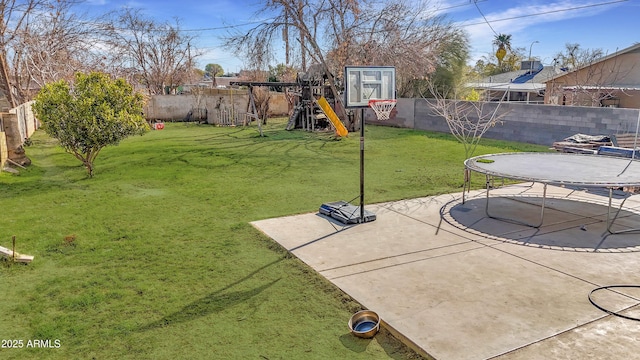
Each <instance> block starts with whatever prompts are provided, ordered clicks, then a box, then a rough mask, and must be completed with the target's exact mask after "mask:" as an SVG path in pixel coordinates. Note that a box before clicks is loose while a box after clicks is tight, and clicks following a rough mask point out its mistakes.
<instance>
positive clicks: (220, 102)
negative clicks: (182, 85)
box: [144, 90, 288, 121]
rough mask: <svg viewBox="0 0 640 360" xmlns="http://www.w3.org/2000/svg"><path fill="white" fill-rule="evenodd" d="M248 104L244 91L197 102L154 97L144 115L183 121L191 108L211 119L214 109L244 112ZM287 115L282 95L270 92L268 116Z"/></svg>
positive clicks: (185, 97)
mask: <svg viewBox="0 0 640 360" xmlns="http://www.w3.org/2000/svg"><path fill="white" fill-rule="evenodd" d="M248 102H249V96H248V95H247V91H246V90H245V91H233V92H232V91H225V92H219V93H218V94H206V95H202V96H201V97H200V99H199V102H198V98H197V97H196V96H195V95H154V96H151V97H150V98H149V101H148V102H147V104H146V106H145V109H144V113H145V117H146V118H147V120H163V121H173V120H183V119H184V118H185V117H186V116H187V114H188V113H189V111H191V109H192V108H206V109H207V112H208V114H209V117H211V114H213V113H214V112H215V111H216V108H228V109H230V108H232V104H233V108H235V109H236V111H240V112H246V111H247V103H248ZM287 113H288V105H287V100H286V98H285V96H284V93H278V92H271V100H270V101H269V114H270V116H286V115H287Z"/></svg>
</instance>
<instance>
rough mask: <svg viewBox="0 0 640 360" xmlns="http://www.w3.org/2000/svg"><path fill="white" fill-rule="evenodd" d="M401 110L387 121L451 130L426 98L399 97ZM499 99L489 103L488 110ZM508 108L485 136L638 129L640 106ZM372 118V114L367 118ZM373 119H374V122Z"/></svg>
mask: <svg viewBox="0 0 640 360" xmlns="http://www.w3.org/2000/svg"><path fill="white" fill-rule="evenodd" d="M396 106H397V108H398V109H397V112H396V113H395V115H394V116H393V117H392V119H391V120H390V121H388V122H385V123H383V124H386V125H390V126H399V127H406V128H412V129H416V130H428V131H438V132H447V133H448V132H449V127H448V126H447V123H446V121H445V120H444V119H443V118H442V117H440V116H437V115H435V113H434V111H433V109H432V107H433V105H432V102H429V101H427V100H425V99H398V104H397V105H396ZM496 106H498V103H486V104H485V111H493V110H495V108H496ZM504 112H506V115H505V117H504V118H503V119H502V123H501V124H498V125H496V126H495V127H492V128H491V129H489V130H488V131H487V132H486V134H485V135H484V137H485V138H490V139H496V140H509V141H518V142H524V143H531V144H539V145H549V146H551V145H552V144H553V143H554V142H556V141H562V139H564V138H567V137H569V136H571V135H574V134H577V133H582V134H587V135H615V134H621V133H635V131H636V124H637V122H638V112H639V110H638V109H621V108H604V107H603V108H594V107H577V106H558V105H538V104H521V103H515V102H511V103H502V104H500V108H499V109H498V113H504ZM367 119H368V120H369V119H370V118H369V117H368V118H367ZM371 123H373V122H371Z"/></svg>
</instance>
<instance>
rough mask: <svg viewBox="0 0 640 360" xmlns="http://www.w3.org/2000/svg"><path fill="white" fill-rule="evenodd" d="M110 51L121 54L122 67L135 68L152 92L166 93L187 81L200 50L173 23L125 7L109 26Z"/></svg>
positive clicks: (107, 28)
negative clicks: (160, 21)
mask: <svg viewBox="0 0 640 360" xmlns="http://www.w3.org/2000/svg"><path fill="white" fill-rule="evenodd" d="M106 30H107V31H108V33H109V34H108V44H109V45H110V49H109V53H110V54H117V57H118V59H119V60H120V66H121V67H122V68H129V69H132V70H133V72H134V73H135V74H137V75H138V76H139V78H138V79H136V80H139V82H141V83H142V85H143V86H145V87H146V89H147V90H148V92H149V94H163V93H165V89H167V88H169V89H173V88H175V87H176V86H177V85H179V84H180V83H182V82H183V81H185V80H186V79H187V77H188V74H189V73H190V69H191V68H192V67H193V65H194V59H195V58H196V57H197V56H199V51H198V50H197V49H196V48H195V47H194V46H193V45H192V41H193V38H194V37H193V36H192V35H189V34H186V33H185V32H182V31H181V30H180V23H179V21H178V20H177V19H176V20H175V22H174V23H173V24H170V23H168V22H164V23H158V22H156V21H154V20H152V19H148V18H145V17H143V15H142V14H141V12H140V11H139V10H134V9H125V10H123V11H122V12H120V13H118V14H117V16H116V19H115V20H113V21H112V22H111V24H109V26H107V27H106Z"/></svg>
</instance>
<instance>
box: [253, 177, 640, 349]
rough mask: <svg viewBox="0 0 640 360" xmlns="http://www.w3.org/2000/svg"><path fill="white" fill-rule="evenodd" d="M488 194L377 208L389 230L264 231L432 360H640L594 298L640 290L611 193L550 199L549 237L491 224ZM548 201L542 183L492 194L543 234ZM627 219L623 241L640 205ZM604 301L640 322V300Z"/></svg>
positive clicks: (630, 331) (637, 295)
mask: <svg viewBox="0 0 640 360" xmlns="http://www.w3.org/2000/svg"><path fill="white" fill-rule="evenodd" d="M485 194H486V193H485V192H484V191H473V192H471V193H470V194H468V195H467V197H466V201H465V203H464V204H462V196H461V194H447V195H441V196H435V197H425V198H418V199H409V200H403V201H395V202H389V203H383V204H375V205H367V206H366V209H367V210H369V211H372V212H374V213H375V214H376V215H377V220H376V221H373V222H369V223H365V224H360V225H352V226H345V225H343V224H341V223H338V222H335V221H333V220H332V219H329V218H327V217H325V216H323V215H320V214H318V213H311V214H303V215H297V216H290V217H285V218H277V219H267V220H261V221H255V222H253V223H252V224H253V225H254V226H255V227H256V228H258V229H260V230H261V231H262V232H264V233H265V234H267V235H268V236H270V237H271V238H273V239H274V240H275V241H277V242H278V243H280V244H281V245H282V246H283V247H285V248H286V249H288V250H289V251H290V252H291V253H292V254H294V255H295V256H297V257H298V258H300V259H301V260H302V261H304V262H305V263H307V264H308V265H309V266H310V267H312V268H313V269H315V270H316V271H317V272H318V273H319V274H321V275H322V276H324V277H325V278H327V279H328V280H330V281H331V282H332V283H334V284H335V285H336V286H338V287H339V288H340V289H342V290H343V291H344V292H346V293H348V294H349V295H350V296H352V297H353V298H354V299H356V300H357V301H358V302H360V303H361V304H362V305H363V306H364V307H366V308H368V309H370V310H373V311H375V312H377V313H378V314H379V315H380V317H381V319H382V321H383V326H384V327H386V328H387V329H389V330H390V331H391V332H393V333H394V334H396V335H397V336H398V337H399V338H401V339H402V340H403V341H405V342H406V343H407V344H409V345H410V346H412V347H413V348H414V349H416V350H417V351H419V352H420V353H422V354H423V355H425V356H430V357H433V358H435V359H446V360H448V359H500V360H507V359H509V360H511V359H633V358H636V357H637V356H638V354H640V326H639V325H640V323H638V322H637V321H633V320H628V319H624V318H621V317H618V316H614V315H610V314H608V313H606V312H604V311H602V310H600V309H598V308H596V307H595V306H594V305H593V304H591V302H590V301H589V298H588V297H589V294H590V292H591V291H592V290H594V289H596V288H598V287H600V286H606V285H617V284H631V285H640V271H638V264H639V261H638V260H640V235H639V234H638V233H635V234H633V233H628V234H618V235H609V234H608V232H607V231H606V219H607V203H608V192H606V191H604V190H599V191H598V190H596V191H584V190H576V189H569V188H563V187H555V186H549V187H548V189H547V195H548V198H547V201H546V208H545V212H544V222H543V225H542V226H541V227H540V228H532V227H527V226H523V225H518V224H515V223H512V222H505V221H500V220H496V219H493V218H490V217H488V216H487V214H486V212H485V204H486V198H485ZM541 194H542V186H541V185H538V184H535V185H533V186H532V185H531V183H529V184H517V185H510V186H505V187H502V188H498V189H495V190H492V191H491V200H490V204H491V213H492V215H495V216H500V217H509V218H513V219H520V220H524V221H526V222H531V223H535V222H536V221H537V220H538V219H539V217H540V207H539V204H540V202H541ZM335 200H339V199H327V201H335ZM620 201H621V200H620V197H619V196H618V197H614V204H619V202H620ZM318 205H320V204H318ZM624 208H625V210H623V211H622V212H621V214H620V216H619V218H618V219H617V220H616V222H615V224H614V226H613V228H614V229H615V230H619V229H624V228H628V227H640V215H638V213H640V195H633V196H631V197H629V198H628V199H627V200H626V203H625V207H624ZM441 214H442V216H441ZM592 299H593V300H594V301H595V302H596V303H597V304H598V305H600V306H602V307H604V308H605V309H608V310H610V311H613V312H620V313H621V314H624V315H626V316H631V317H640V288H615V289H606V290H600V291H597V292H595V293H593V295H592ZM347 320H348V319H345V331H347V329H346V322H347Z"/></svg>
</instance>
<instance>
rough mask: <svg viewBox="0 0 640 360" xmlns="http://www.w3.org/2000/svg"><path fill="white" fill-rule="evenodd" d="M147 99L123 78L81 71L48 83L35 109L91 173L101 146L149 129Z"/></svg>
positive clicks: (57, 137) (49, 131) (35, 103)
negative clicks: (69, 78)
mask: <svg viewBox="0 0 640 360" xmlns="http://www.w3.org/2000/svg"><path fill="white" fill-rule="evenodd" d="M143 104H144V99H143V97H142V95H141V94H139V93H136V92H134V90H133V87H132V86H131V85H130V84H128V83H127V82H126V81H125V80H124V79H116V80H113V79H111V78H110V77H109V75H107V74H104V73H99V72H92V73H90V74H82V73H77V74H76V75H75V81H74V83H73V84H70V83H67V82H66V81H64V80H60V81H57V82H54V83H49V84H46V85H45V86H44V87H43V88H42V89H41V90H40V92H39V93H38V95H37V96H36V98H35V102H34V104H33V110H34V112H35V114H36V117H37V118H38V119H39V120H40V121H41V122H42V124H43V128H44V131H45V132H46V133H47V134H49V135H50V136H51V137H53V138H55V139H57V140H58V141H60V145H61V146H62V147H63V148H64V149H65V150H66V151H68V152H70V153H71V154H73V155H74V156H75V157H76V158H77V159H78V160H80V161H82V163H83V165H84V166H85V167H86V169H87V174H88V176H89V177H93V169H94V165H93V163H94V161H95V159H96V157H97V156H98V154H99V153H100V150H102V148H104V147H105V146H107V145H117V144H118V143H119V142H120V140H122V139H125V138H126V137H128V136H130V135H142V134H144V133H145V132H146V131H147V130H149V125H148V124H147V122H146V121H145V119H144V117H143V116H142V107H143Z"/></svg>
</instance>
